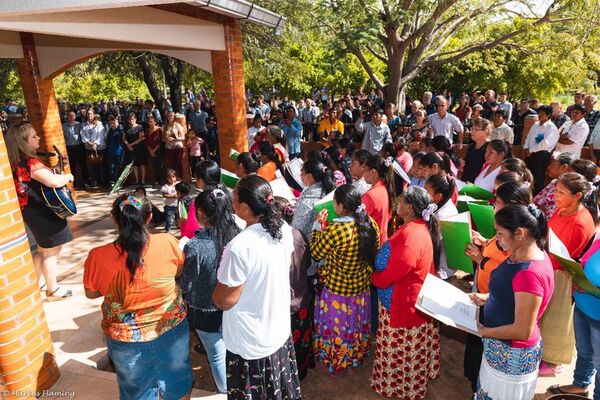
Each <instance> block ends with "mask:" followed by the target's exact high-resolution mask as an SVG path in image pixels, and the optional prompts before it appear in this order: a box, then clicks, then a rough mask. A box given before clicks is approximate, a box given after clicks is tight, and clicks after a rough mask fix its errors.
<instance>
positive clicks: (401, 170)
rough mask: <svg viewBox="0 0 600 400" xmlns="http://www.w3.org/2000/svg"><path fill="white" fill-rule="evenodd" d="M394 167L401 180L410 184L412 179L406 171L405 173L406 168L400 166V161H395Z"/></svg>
mask: <svg viewBox="0 0 600 400" xmlns="http://www.w3.org/2000/svg"><path fill="white" fill-rule="evenodd" d="M393 166H394V172H396V173H397V174H398V176H400V178H402V179H403V180H404V181H406V183H409V184H410V177H409V176H408V174H407V173H406V171H404V168H402V166H401V165H400V164H398V161H396V160H394V162H393Z"/></svg>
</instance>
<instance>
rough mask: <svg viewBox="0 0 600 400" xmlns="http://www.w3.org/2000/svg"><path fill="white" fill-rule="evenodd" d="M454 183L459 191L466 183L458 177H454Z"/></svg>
mask: <svg viewBox="0 0 600 400" xmlns="http://www.w3.org/2000/svg"><path fill="white" fill-rule="evenodd" d="M454 184H455V185H456V190H458V191H459V192H460V191H461V190H462V188H464V187H465V185H466V183H464V182H463V181H461V180H460V179H454Z"/></svg>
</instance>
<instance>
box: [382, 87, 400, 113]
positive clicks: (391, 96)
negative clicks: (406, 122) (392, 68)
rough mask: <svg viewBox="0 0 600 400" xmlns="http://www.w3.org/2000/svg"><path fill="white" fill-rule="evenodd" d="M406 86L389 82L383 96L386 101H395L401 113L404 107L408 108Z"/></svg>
mask: <svg viewBox="0 0 600 400" xmlns="http://www.w3.org/2000/svg"><path fill="white" fill-rule="evenodd" d="M405 90H406V86H402V87H400V85H399V84H395V85H394V84H392V83H388V84H387V85H385V90H384V92H383V97H384V100H385V103H386V104H388V103H394V104H395V105H396V109H397V110H398V112H400V113H404V109H405V108H406V93H405Z"/></svg>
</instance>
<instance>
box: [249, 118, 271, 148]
mask: <svg viewBox="0 0 600 400" xmlns="http://www.w3.org/2000/svg"><path fill="white" fill-rule="evenodd" d="M265 129H267V127H266V126H263V125H262V118H261V117H260V115H256V116H255V117H254V119H253V120H252V126H251V127H250V128H248V148H250V147H252V145H253V144H254V139H255V138H256V136H257V135H260V134H261V133H262V132H263V131H264V130H265Z"/></svg>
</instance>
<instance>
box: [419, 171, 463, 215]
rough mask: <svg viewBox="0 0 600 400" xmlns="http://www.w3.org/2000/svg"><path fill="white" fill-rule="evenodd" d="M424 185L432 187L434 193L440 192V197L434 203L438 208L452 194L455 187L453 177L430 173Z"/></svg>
mask: <svg viewBox="0 0 600 400" xmlns="http://www.w3.org/2000/svg"><path fill="white" fill-rule="evenodd" d="M425 186H430V187H431V189H433V191H434V193H440V194H441V195H442V199H441V200H440V201H439V202H438V203H436V205H437V206H438V209H439V208H442V207H443V206H444V205H445V204H446V203H447V202H448V200H450V199H451V198H452V194H453V193H454V190H455V189H456V184H455V182H454V179H452V177H451V176H449V175H441V174H438V175H431V176H430V177H429V179H427V182H425Z"/></svg>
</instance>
